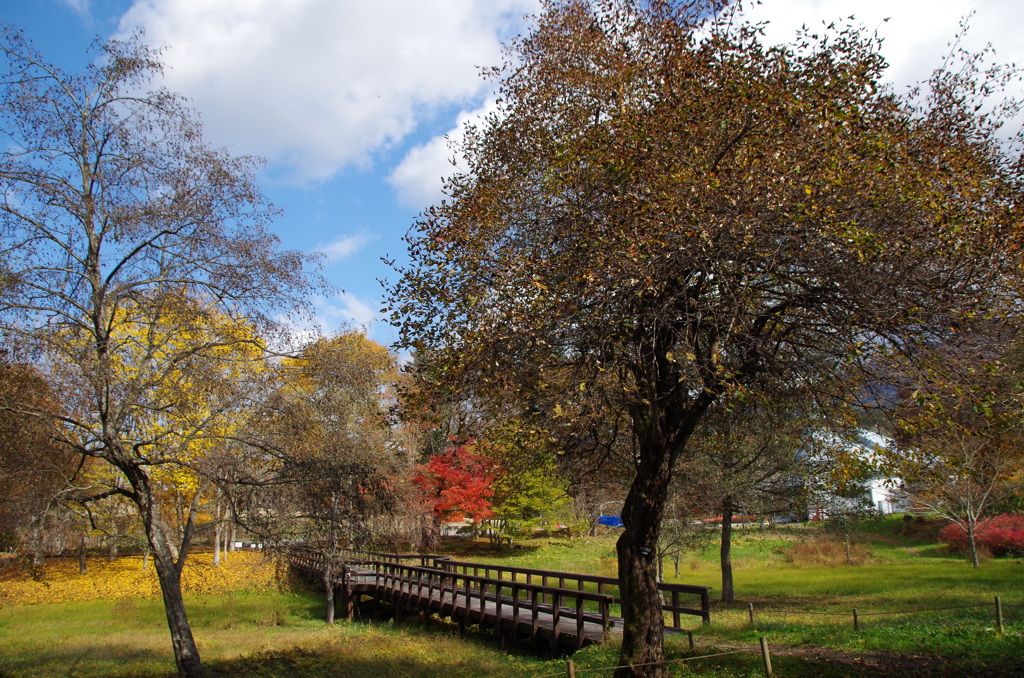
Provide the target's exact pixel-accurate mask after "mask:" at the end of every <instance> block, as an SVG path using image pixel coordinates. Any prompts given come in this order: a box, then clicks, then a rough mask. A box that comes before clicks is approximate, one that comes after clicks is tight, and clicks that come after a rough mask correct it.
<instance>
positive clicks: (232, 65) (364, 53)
mask: <svg viewBox="0 0 1024 678" xmlns="http://www.w3.org/2000/svg"><path fill="white" fill-rule="evenodd" d="M536 4H537V0H389V1H388V2H379V3H377V2H366V1H365V0H217V2H210V1H209V0H136V2H135V4H134V5H133V6H132V8H131V9H130V10H129V11H128V12H127V13H126V14H125V16H124V17H123V18H122V21H121V28H122V31H129V30H131V28H132V27H134V26H139V25H141V26H143V27H144V28H145V30H146V39H147V41H149V42H150V43H151V44H153V45H166V46H167V48H166V51H165V53H164V59H165V62H166V64H167V66H168V67H169V68H168V70H167V73H166V86H167V87H168V88H169V89H172V90H174V91H178V92H182V93H184V94H186V95H187V96H189V97H191V98H192V99H193V101H194V103H195V105H196V107H197V108H198V109H199V110H200V111H201V112H202V115H203V119H204V122H205V124H206V129H207V133H208V135H209V136H210V138H211V139H212V140H213V141H214V142H215V143H218V144H224V145H230V146H231V147H232V150H233V151H234V152H236V153H254V154H258V155H262V156H265V157H267V158H268V159H269V160H270V161H271V163H272V165H273V166H274V167H277V168H281V167H283V168H285V172H286V173H288V174H289V175H290V176H291V178H294V179H296V180H305V181H310V180H313V181H316V180H323V179H327V178H330V177H331V176H332V175H334V174H335V173H336V172H337V171H338V170H339V169H341V168H343V167H345V166H347V165H352V164H359V163H365V162H366V161H367V160H368V159H369V157H370V155H371V154H372V152H373V151H374V150H376V149H378V148H380V147H382V146H386V145H388V144H392V143H395V142H397V141H398V140H400V139H402V138H403V137H404V136H405V135H407V134H409V133H410V132H411V131H412V130H413V129H414V128H415V126H416V124H417V119H418V116H421V115H422V114H423V112H424V111H430V110H432V109H434V108H435V107H438V106H443V105H451V104H453V103H459V102H463V101H471V100H473V99H474V98H479V97H480V96H481V95H482V93H483V92H484V91H485V83H484V81H483V80H482V79H481V78H480V77H479V74H478V71H477V67H479V66H489V65H494V64H497V63H499V61H500V59H501V52H500V42H501V39H502V38H504V37H507V36H506V34H507V33H509V32H510V31H511V32H515V31H516V28H513V26H516V24H517V21H518V17H521V16H522V15H523V14H524V13H526V12H532V11H534V10H535V8H536Z"/></svg>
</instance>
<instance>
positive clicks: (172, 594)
mask: <svg viewBox="0 0 1024 678" xmlns="http://www.w3.org/2000/svg"><path fill="white" fill-rule="evenodd" d="M153 564H154V565H155V566H156V574H157V578H159V580H160V591H161V593H163V598H164V611H165V612H166V614H167V628H168V629H169V630H170V632H171V646H172V647H173V649H174V663H175V664H176V665H177V666H178V676H180V678H205V676H206V671H205V670H203V665H202V664H201V663H200V661H199V650H198V649H197V648H196V641H195V638H193V637H192V627H191V626H189V623H188V615H187V614H186V613H185V601H184V599H183V598H182V596H181V572H179V570H178V566H177V564H176V563H175V562H174V561H173V560H172V559H171V558H170V553H169V550H168V549H167V548H166V547H165V548H163V549H161V548H160V547H159V546H157V545H156V544H154V549H153Z"/></svg>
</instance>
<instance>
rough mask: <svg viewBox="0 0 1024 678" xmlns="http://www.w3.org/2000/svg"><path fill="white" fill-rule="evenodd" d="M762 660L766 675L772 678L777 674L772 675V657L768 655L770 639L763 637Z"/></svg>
mask: <svg viewBox="0 0 1024 678" xmlns="http://www.w3.org/2000/svg"><path fill="white" fill-rule="evenodd" d="M760 640H761V658H762V659H764V675H765V676H766V678H772V676H774V675H775V674H774V673H772V656H771V654H769V653H768V639H767V638H765V637H764V636H761V638H760Z"/></svg>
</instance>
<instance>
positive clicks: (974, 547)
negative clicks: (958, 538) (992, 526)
mask: <svg viewBox="0 0 1024 678" xmlns="http://www.w3.org/2000/svg"><path fill="white" fill-rule="evenodd" d="M967 539H968V541H969V542H970V543H971V564H972V565H973V566H974V569H975V570H977V569H978V568H980V567H981V564H980V563H979V562H978V543H977V542H976V541H975V539H974V521H972V520H969V519H968V520H967Z"/></svg>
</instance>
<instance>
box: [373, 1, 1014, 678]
mask: <svg viewBox="0 0 1024 678" xmlns="http://www.w3.org/2000/svg"><path fill="white" fill-rule="evenodd" d="M721 8H722V6H721V5H719V4H718V3H715V2H665V1H652V2H634V1H632V0H595V1H594V2H588V1H585V0H550V1H548V2H545V3H544V6H543V12H542V14H541V15H540V16H539V17H538V19H537V22H536V26H535V28H534V29H533V30H532V31H531V32H530V33H529V34H528V35H526V36H524V37H522V38H520V39H518V40H516V41H514V42H513V43H512V45H511V49H510V54H509V59H508V63H507V65H506V66H505V67H503V68H499V69H497V70H496V71H495V75H496V77H497V78H498V82H499V86H500V93H499V100H500V104H499V107H498V110H497V111H496V112H495V113H494V114H492V115H491V116H489V117H488V118H487V119H486V120H485V121H484V122H483V123H482V124H481V125H479V126H477V127H472V128H470V129H468V130H467V134H466V141H465V143H464V145H463V147H462V148H461V150H462V151H463V153H464V154H465V157H466V163H467V166H468V170H467V171H466V172H465V173H462V174H458V175H456V176H455V177H453V178H452V179H450V180H449V182H448V184H447V193H448V199H447V200H445V201H443V202H441V203H440V204H437V205H435V206H433V207H431V208H429V209H428V210H426V212H425V213H424V214H423V215H422V217H421V219H420V220H419V222H418V223H417V224H416V227H415V228H414V230H413V231H412V232H411V233H410V235H409V236H408V244H409V254H410V263H409V264H408V265H407V266H406V267H404V268H403V269H402V270H401V271H400V272H401V278H400V279H399V280H398V281H397V282H396V283H395V284H394V285H393V286H392V287H391V297H392V299H393V302H392V308H393V316H392V317H393V321H394V322H396V323H397V324H400V325H401V327H402V333H403V334H402V336H403V342H404V343H405V345H407V346H411V347H415V348H416V349H418V350H423V351H424V353H423V355H424V356H429V359H430V364H431V366H432V367H433V371H432V372H431V371H428V370H423V371H422V372H421V373H422V374H423V375H424V377H425V378H430V379H433V380H434V382H435V383H438V384H446V385H448V386H449V387H451V386H458V387H462V388H465V389H470V390H473V391H475V392H476V393H477V394H480V395H481V396H487V395H493V396H494V397H496V398H503V399H505V400H509V399H511V398H513V397H514V396H515V394H516V393H517V392H520V393H523V394H525V395H526V396H528V400H529V403H530V404H529V407H531V411H532V412H535V413H541V414H543V413H551V414H554V413H556V412H557V411H558V409H557V407H556V405H557V404H558V403H559V402H561V401H562V400H564V399H574V398H578V397H579V396H580V395H581V394H586V395H587V397H588V398H590V399H592V400H593V402H601V403H602V404H603V405H602V406H606V407H608V408H609V411H612V412H619V411H621V412H625V413H626V415H627V417H628V421H629V425H630V427H631V434H632V440H633V448H632V449H633V455H632V456H633V462H634V467H635V476H634V478H633V482H632V485H631V488H630V491H629V494H628V497H627V498H626V501H625V505H624V507H623V511H622V517H623V521H624V523H625V529H624V530H623V533H622V536H621V538H620V539H619V541H618V546H617V550H618V565H619V576H620V579H621V582H622V588H621V590H622V598H623V606H622V612H623V617H624V620H625V622H624V627H623V642H622V650H621V657H620V664H622V665H624V666H628V667H630V668H624V669H619V670H618V673H617V675H618V676H620V677H621V676H636V675H661V674H662V673H663V672H664V668H663V666H662V665H660V663H659V662H661V660H662V658H663V650H662V647H663V637H662V625H663V622H662V616H661V611H660V597H659V593H658V591H657V588H656V584H657V581H656V567H655V553H656V545H657V541H658V535H659V529H660V527H659V526H660V523H661V517H662V512H663V507H664V505H665V498H666V495H667V492H668V488H669V483H670V481H671V479H672V471H673V467H674V465H675V463H676V460H677V459H678V458H679V457H680V456H681V455H684V454H686V453H687V445H686V443H687V440H688V439H689V437H690V436H691V434H692V433H693V432H694V430H695V428H696V427H697V426H698V423H699V422H700V420H701V418H702V416H703V415H704V413H705V412H706V411H707V410H708V408H709V407H710V406H711V405H712V404H713V403H715V402H717V401H719V400H723V399H728V398H730V397H731V396H732V395H733V394H735V393H737V392H746V393H747V394H748V397H750V396H751V395H754V394H757V393H769V394H770V393H772V392H775V391H777V390H779V389H784V388H787V387H788V386H790V385H792V384H794V383H807V384H812V383H813V384H828V383H832V384H837V382H839V381H841V379H842V377H844V375H848V374H850V373H851V371H852V370H854V369H856V368H857V367H858V366H859V365H861V364H864V360H863V359H864V357H865V356H866V355H867V354H868V353H869V352H871V351H873V350H877V349H881V348H883V347H885V348H888V349H889V350H901V349H903V348H905V347H907V346H908V345H909V344H911V343H912V342H914V341H915V340H916V338H917V337H919V336H921V335H922V334H923V333H926V332H930V331H934V332H941V331H942V329H941V328H943V327H948V317H949V315H950V314H954V313H956V312H959V311H964V312H969V311H974V310H981V309H983V308H987V307H988V306H989V305H990V303H991V302H992V299H993V294H992V293H995V292H996V291H997V290H999V289H1002V288H1003V281H1004V280H1005V276H1006V275H1009V274H1011V272H1012V271H1011V269H1012V267H1013V265H1014V263H1015V252H1017V251H1018V250H1017V249H1016V248H1017V247H1018V242H1019V241H1018V238H1019V233H1018V230H1019V223H1020V202H1019V199H1020V193H1021V190H1020V189H1021V165H1020V164H1019V163H1018V162H1017V158H1016V157H1014V156H1012V155H1010V154H1009V153H1008V152H1007V148H1006V147H1005V146H1004V145H1003V140H1002V138H1001V137H1000V136H999V133H998V127H999V123H1000V122H1001V119H999V114H998V113H999V110H1002V109H997V112H996V113H994V114H993V113H990V112H989V109H986V108H984V107H983V106H982V107H979V108H976V105H980V104H983V103H984V101H983V99H984V96H985V94H986V93H987V92H989V91H990V87H989V85H985V86H982V84H981V83H979V82H978V81H977V78H976V76H977V70H976V69H973V68H972V62H967V63H966V66H965V68H963V69H960V68H959V67H958V69H957V70H956V71H955V72H951V73H948V74H947V73H941V74H939V75H938V76H937V78H936V79H935V80H934V81H933V82H932V86H931V87H930V88H929V89H927V90H926V91H925V92H923V93H919V96H918V97H917V98H916V99H914V100H912V101H910V100H904V99H901V98H900V97H898V96H896V95H894V94H893V93H891V92H890V91H888V90H887V89H886V88H885V87H884V86H883V85H882V84H881V83H880V77H881V74H882V71H883V69H884V67H885V61H884V59H883V57H882V56H881V55H880V54H879V52H878V50H877V47H878V45H877V41H876V40H874V39H873V38H871V37H870V36H865V35H863V34H862V32H861V31H859V30H857V29H855V28H849V27H845V28H844V27H838V28H835V29H827V30H824V31H823V32H822V33H821V34H820V35H811V34H807V33H804V34H801V35H800V36H798V38H797V40H796V42H795V43H794V44H789V45H779V46H767V45H765V44H763V43H762V41H761V36H760V32H759V30H758V27H757V26H755V25H750V24H749V23H746V22H744V20H743V17H742V15H740V14H737V13H736V12H735V11H733V10H729V11H726V12H725V13H722V14H719V10H720V9H721ZM933 328H935V329H933ZM545 401H546V402H545Z"/></svg>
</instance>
